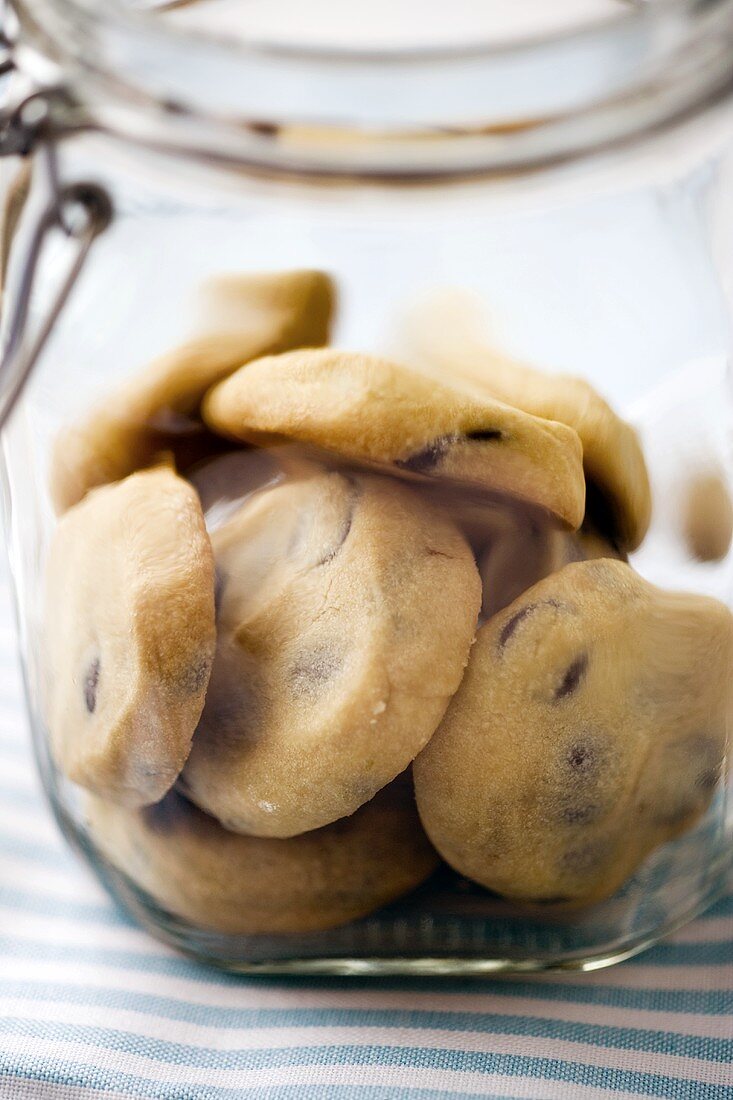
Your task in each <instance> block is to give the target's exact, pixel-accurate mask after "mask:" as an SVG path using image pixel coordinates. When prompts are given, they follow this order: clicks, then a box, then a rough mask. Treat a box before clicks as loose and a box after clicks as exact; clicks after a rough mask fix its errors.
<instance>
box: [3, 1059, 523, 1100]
mask: <svg viewBox="0 0 733 1100" xmlns="http://www.w3.org/2000/svg"><path fill="white" fill-rule="evenodd" d="M18 1064H19V1066H20V1065H21V1064H22V1065H23V1067H24V1068H25V1067H26V1066H28V1068H27V1069H26V1071H25V1072H23V1071H22V1070H20V1069H19V1070H18V1072H17V1073H14V1074H13V1076H14V1077H16V1078H19V1077H22V1078H23V1079H25V1080H26V1081H38V1082H49V1083H51V1084H54V1085H59V1084H60V1085H69V1086H71V1087H77V1088H88V1089H97V1090H100V1091H105V1092H117V1093H118V1094H119V1093H120V1092H121V1091H122V1090H125V1091H126V1090H127V1089H128V1088H130V1087H134V1089H135V1091H134V1093H129V1095H130V1097H132V1096H133V1095H134V1097H135V1098H136V1100H243V1098H244V1100H395V1098H396V1097H398V1095H404V1096H406V1097H409V1100H467V1098H469V1097H470V1100H476V1093H475V1092H470V1093H469V1092H454V1091H451V1092H446V1091H445V1090H443V1089H439V1090H438V1089H409V1090H406V1091H405V1092H404V1093H402V1092H400V1093H398V1092H397V1091H396V1090H394V1089H392V1088H390V1090H389V1092H387V1090H386V1089H385V1087H384V1086H375V1085H281V1086H257V1087H255V1088H243V1089H228V1088H218V1087H216V1086H214V1085H207V1086H201V1085H193V1086H186V1085H183V1084H174V1085H165V1084H161V1083H158V1082H153V1081H149V1080H146V1079H145V1078H141V1077H137V1076H134V1075H133V1074H128V1073H121V1072H120V1071H115V1073H114V1082H113V1081H111V1080H110V1076H111V1073H110V1071H104V1070H102V1071H100V1070H96V1069H91V1068H89V1069H88V1068H86V1067H83V1068H82V1067H79V1068H78V1069H74V1068H72V1066H68V1067H64V1068H63V1069H60V1070H59V1072H58V1073H56V1072H53V1073H49V1072H48V1071H45V1072H44V1068H42V1067H36V1066H35V1065H34V1063H33V1062H32V1060H29V1059H27V1058H19V1059H18ZM2 1079H3V1076H2V1072H0V1082H2ZM489 1083H490V1080H489V1081H487V1084H489ZM481 1100H517V1098H516V1097H514V1098H512V1097H511V1096H508V1095H507V1094H506V1093H504V1092H502V1093H494V1092H482V1094H481Z"/></svg>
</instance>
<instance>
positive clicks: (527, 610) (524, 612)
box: [499, 603, 537, 649]
mask: <svg viewBox="0 0 733 1100" xmlns="http://www.w3.org/2000/svg"><path fill="white" fill-rule="evenodd" d="M536 609H537V604H536V603H528V604H526V605H525V607H522V608H520V609H519V611H517V612H515V614H514V615H512V617H511V619H509V621H508V622H506V623H504V625H503V627H502V628H501V631H500V632H499V649H503V648H504V646H505V645H506V644H507V642H508V641H509V639H510V638H511V636H512V634H513V633H514V631H515V630H516V629H517V627H518V626H519V624H520V623H521V622H522V620H523V619H526V618H527V616H528V615H531V614H532V612H533V611H535V610H536Z"/></svg>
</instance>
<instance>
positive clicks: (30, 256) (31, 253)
mask: <svg viewBox="0 0 733 1100" xmlns="http://www.w3.org/2000/svg"><path fill="white" fill-rule="evenodd" d="M111 220H112V203H111V201H110V199H109V196H108V195H107V192H106V191H105V190H104V189H103V188H101V187H99V186H98V185H97V184H95V183H88V182H81V183H73V184H67V185H65V186H61V187H60V188H59V189H58V190H57V191H56V192H55V193H54V194H53V196H52V198H51V200H50V202H49V203H48V204H47V205H46V207H45V209H44V210H43V211H42V213H41V216H40V218H39V219H38V221H37V222H36V224H35V226H34V228H33V231H32V234H31V236H30V240H29V242H28V247H27V252H26V254H25V256H24V258H23V261H22V268H21V270H20V273H19V277H18V280H17V285H16V288H15V291H14V293H13V294H12V296H11V301H10V306H9V309H10V312H9V314H8V316H7V318H5V319H4V320H5V322H6V324H5V333H6V339H5V345H4V347H3V350H2V356H1V357H0V429H1V428H2V427H3V426H4V424H5V422H6V421H7V419H8V417H9V416H10V414H11V412H12V411H13V409H14V407H15V404H16V402H17V400H18V398H19V397H20V394H21V392H22V390H23V386H24V385H25V383H26V381H27V379H28V377H29V375H30V373H31V371H32V369H33V367H34V366H35V364H36V362H37V360H38V357H39V355H40V354H41V351H42V350H43V348H44V345H45V344H46V341H47V340H48V337H49V335H50V334H51V331H52V329H53V327H54V325H55V323H56V321H57V319H58V316H59V314H60V313H61V310H62V309H63V307H64V303H65V302H66V300H67V298H68V297H69V294H70V292H71V289H72V287H73V286H74V283H75V282H76V280H77V278H78V277H79V273H80V271H81V269H82V267H83V266H84V262H85V260H86V258H87V256H88V254H89V250H90V248H91V246H92V244H93V243H94V241H95V239H96V238H97V237H98V236H99V234H100V233H102V232H103V231H104V230H105V229H106V228H107V226H108V225H109V223H110V221H111ZM54 231H56V232H60V233H63V234H64V235H65V236H66V237H67V238H69V239H71V240H72V241H74V243H75V245H76V248H75V249H74V251H73V252H72V255H71V261H70V264H69V267H68V270H67V271H66V272H65V274H64V275H63V277H62V279H61V282H60V284H59V286H58V287H57V289H56V291H55V293H54V295H53V297H52V298H51V299H50V301H49V303H48V307H47V309H46V312H45V316H44V318H43V320H42V321H41V323H40V327H39V329H38V331H37V332H36V334H35V335H34V336H33V337H32V338H29V337H28V335H27V333H26V325H27V321H28V315H29V309H30V303H31V299H32V294H33V285H34V282H35V276H36V271H37V269H38V264H39V260H40V257H41V254H42V252H43V246H44V243H45V241H46V239H47V237H48V236H49V234H50V233H52V232H54Z"/></svg>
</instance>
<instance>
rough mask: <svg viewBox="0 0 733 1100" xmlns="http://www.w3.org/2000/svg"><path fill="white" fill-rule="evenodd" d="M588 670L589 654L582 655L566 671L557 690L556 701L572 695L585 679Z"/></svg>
mask: <svg viewBox="0 0 733 1100" xmlns="http://www.w3.org/2000/svg"><path fill="white" fill-rule="evenodd" d="M587 668H588V654H587V653H581V654H580V656H579V657H576V658H575V660H574V661H573V662H572V664H571V665H569V666H568V668H567V669H566V671H565V675H564V676H563V678H562V680H561V681H560V684H559V685H558V687H557V688H556V689H555V700H558V699H565V698H567V696H568V695H572V694H573V692H574V691H575V690H576V689H577V687H578V685H579V684H580V681H581V680H582V679H583V676H584V675H585V672H586V669H587Z"/></svg>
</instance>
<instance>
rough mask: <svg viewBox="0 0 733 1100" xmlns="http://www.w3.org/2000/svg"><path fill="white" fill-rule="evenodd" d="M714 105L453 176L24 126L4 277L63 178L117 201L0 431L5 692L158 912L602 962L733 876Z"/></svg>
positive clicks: (332, 950) (404, 956)
mask: <svg viewBox="0 0 733 1100" xmlns="http://www.w3.org/2000/svg"><path fill="white" fill-rule="evenodd" d="M260 136H261V137H264V138H265V140H266V141H267V142H269V143H270V145H271V146H272V147H273V148H275V147H276V146H277V144H278V142H280V143H282V144H284V146H285V147H286V148H288V149H291V150H292V148H293V147H295V148H297V149H301V150H302V149H304V148H305V147H308V149H309V150H310V149H311V144H312V143H315V146H316V147H320V148H321V151H323V148H324V146H326V145H328V141H326V139H325V136H324V134H323V133H315V134H314V133H312V132H311V133H306V132H305V131H304V130H302V129H301V130H299V131H298V132H297V133H296V134H293V133H289V132H288V131H287V130H285V131H283V132H282V133H281V132H272V131H270V132H268V133H266V134H261V135H260ZM729 136H730V112H729V108H728V105H727V103H726V102H719V103H716V104H713V105H711V106H709V107H708V108H707V109H706V110H705V111H704V112H703V113H700V114H698V116H697V117H695V118H693V119H690V120H686V121H684V122H679V123H678V124H677V125H676V126H675V127H673V128H671V129H666V130H665V131H664V132H661V133H656V134H654V135H646V136H645V137H643V138H640V139H638V140H636V141H633V142H628V143H626V144H624V145H623V146H622V147H618V148H614V149H611V150H605V151H603V152H599V153H597V154H596V155H595V156H593V157H591V158H584V159H582V160H573V161H572V163H562V164H554V165H549V164H548V165H547V166H546V167H545V168H544V169H543V170H542V171H536V170H535V171H532V172H527V173H519V172H515V173H512V174H511V175H507V174H503V173H501V174H500V173H487V174H481V175H480V176H478V177H476V178H463V179H455V178H440V179H436V178H433V179H427V178H424V174H423V177H422V178H415V179H409V178H401V179H397V178H385V175H384V173H380V176H381V177H382V178H378V179H375V178H368V175H366V176H362V177H361V178H359V176H358V172H357V171H356V170H355V171H354V172H353V173H352V178H349V179H345V178H343V174H342V173H340V175H339V178H329V177H327V176H325V175H321V176H319V175H318V174H316V173H313V172H311V171H309V173H308V174H305V173H303V172H301V173H294V172H292V171H281V170H275V167H276V166H275V165H273V168H272V171H268V172H263V171H257V172H255V171H253V170H249V171H244V170H239V171H236V172H233V171H232V170H231V169H229V168H224V167H223V166H219V167H216V166H214V165H212V164H211V163H210V164H208V165H202V164H201V162H200V159H198V158H196V160H197V162H196V163H195V162H194V158H190V159H186V158H183V157H182V156H181V155H180V153H177V154H175V155H173V154H167V153H165V152H162V151H160V150H158V151H156V150H154V149H152V148H148V149H143V148H141V147H139V146H133V145H131V144H130V143H129V142H125V141H122V140H121V139H120V138H119V137H115V136H114V135H112V134H107V135H101V134H97V135H91V134H81V135H74V136H67V137H65V138H64V140H63V141H62V142H61V143H60V144H59V146H58V150H57V155H56V158H55V159H54V161H53V162H52V164H51V167H52V169H53V171H52V172H51V173H49V162H48V158H47V155H46V152H45V150H44V149H43V148H41V149H40V150H39V152H38V153H37V154H36V155H35V156H34V158H33V179H32V185H31V188H30V197H29V199H28V200H27V202H26V203H25V205H24V207H23V212H22V215H21V217H20V219H19V223H18V224H19V229H18V234H17V237H16V239H15V242H14V246H13V250H12V253H11V257H10V268H9V276H8V284H7V300H8V302H10V306H9V307H8V308H12V303H13V300H14V297H15V298H17V295H18V293H19V289H20V288H21V284H22V269H23V266H24V263H25V258H26V254H27V251H28V246H29V241H30V239H31V237H32V235H33V231H34V226H35V224H36V222H37V220H38V217H39V211H42V210H43V209H44V206H45V204H46V203H47V201H48V196H49V194H50V191H49V188H50V187H52V186H58V185H59V183H60V184H61V186H64V185H66V184H73V183H75V182H77V181H79V180H84V181H92V182H93V183H94V184H95V185H97V186H100V187H101V188H103V190H104V192H105V193H106V194H107V195H108V196H109V199H110V201H111V205H112V210H113V217H112V220H111V222H110V224H109V226H108V227H107V228H105V229H104V231H103V232H101V233H100V235H99V236H98V238H97V239H96V240H95V241H94V244H93V247H92V249H91V250H90V252H89V256H88V258H87V260H86V261H85V263H84V266H83V269H82V271H81V274H80V276H79V278H78V280H77V281H76V284H75V285H74V287H73V292H72V293H71V295H70V297H69V299H68V301H67V302H66V304H65V307H64V308H63V310H62V312H61V313H60V316H59V318H58V320H57V322H56V324H55V325H54V328H53V331H52V335H51V338H50V340H49V342H48V343H47V345H46V347H45V349H44V352H43V355H42V357H41V359H40V361H39V363H38V365H37V367H36V369H35V370H34V371H33V373H32V375H31V377H30V380H29V382H28V384H27V386H26V387H25V390H24V392H23V396H22V398H21V400H20V402H19V404H18V405H17V407H16V408H15V411H14V412H13V415H12V418H11V420H10V421H9V423H8V424H7V426H6V428H5V435H4V448H3V453H4V480H5V501H6V518H7V531H8V542H9V549H10V561H11V568H12V573H13V579H14V584H15V591H16V596H17V607H18V618H19V626H20V643H21V650H22V656H23V664H24V670H25V676H26V685H27V699H28V706H29V711H30V714H31V721H32V726H33V731H34V741H35V745H36V750H37V754H38V759H39V766H40V769H41V773H42V775H43V779H44V784H45V786H46V789H47V791H48V794H49V798H50V800H51V802H52V805H53V806H54V809H55V812H56V814H57V816H58V818H59V820H60V822H61V823H62V826H63V827H64V829H65V831H66V832H67V834H68V836H69V837H70V839H71V840H72V841H73V842H74V843H75V844H76V845H77V846H78V847H79V848H80V849H81V850H82V851H83V852H84V853H85V854H86V856H87V857H88V858H89V860H90V862H91V864H92V865H93V866H94V867H95V869H96V870H97V872H98V873H99V874H100V876H101V877H102V878H103V879H104V880H105V882H106V883H107V884H108V885H109V886H110V888H111V889H112V890H113V892H114V893H115V894H116V895H117V896H118V897H119V898H120V899H121V900H122V902H123V904H125V905H126V906H127V907H128V908H129V909H130V910H131V911H132V912H133V913H134V914H135V915H136V916H137V917H138V918H139V919H141V920H142V921H143V922H144V923H145V924H147V925H148V926H149V927H151V928H152V930H153V931H154V932H156V934H158V935H160V936H162V937H163V938H165V939H167V940H169V941H170V942H173V943H175V944H177V945H178V946H180V947H181V948H183V949H184V950H187V951H192V952H194V953H196V954H198V955H200V956H202V957H204V958H207V959H210V960H211V961H213V962H216V963H218V964H220V965H225V966H231V967H234V968H240V969H247V968H250V967H266V968H269V969H286V970H308V969H310V970H313V969H318V970H322V971H329V970H331V971H340V972H359V973H361V972H364V973H367V972H385V971H389V970H391V971H403V970H404V971H408V970H412V971H429V972H459V971H465V970H468V971H476V972H482V971H483V972H490V971H494V970H499V969H507V968H509V969H511V968H515V969H522V970H526V969H541V968H545V967H549V966H595V965H600V964H601V963H603V962H607V961H613V960H615V959H617V958H621V957H624V956H625V955H626V954H629V953H633V952H634V951H636V950H638V949H640V948H641V947H643V946H645V945H647V944H648V943H650V942H653V941H654V940H655V939H657V938H658V937H659V936H660V935H662V934H664V932H666V931H667V930H669V929H670V928H672V927H674V926H676V925H677V924H679V923H680V922H681V921H683V920H685V919H688V918H689V917H690V916H692V915H693V914H694V913H695V912H697V911H699V909H700V908H702V907H703V906H704V905H705V904H707V903H708V902H709V901H710V900H711V899H712V898H713V897H714V896H715V895H716V893H717V892H719V891H720V889H721V888H722V885H723V882H724V879H725V875H726V873H727V869H728V868H729V865H730V852H731V830H732V825H731V819H730V809H729V790H730V781H729V778H728V774H729V769H728V725H729V713H730V690H731V688H730V663H731V647H733V626H732V625H731V622H732V620H731V618H730V612H729V610H728V605H729V604H730V598H731V597H730V594H731V587H730V580H731V578H730V571H731V556H730V553H729V546H730V538H731V526H732V525H733V519H732V518H731V505H730V501H729V496H728V493H729V476H730V455H729V432H730V424H729V417H730V378H729V367H728V356H729V310H728V304H727V299H726V286H727V275H728V266H727V265H729V263H730V260H729V256H730V255H731V246H732V245H733V234H732V233H731V228H730V226H731V222H730V210H729V206H728V203H729V199H727V195H729V193H730V188H729V186H728V183H729V176H730V148H729ZM344 140H345V139H344V136H343V134H341V135H340V136H339V140H338V142H337V145H338V146H339V148H340V149H342V150H343V141H344ZM347 145H348V142H347ZM308 155H309V156H311V155H313V156H315V154H313V153H312V151H311V152H309V154H308ZM273 156H274V158H275V159H276V158H277V154H276V153H275V154H273ZM357 160H358V153H357ZM311 167H312V166H311ZM432 174H433V173H431V175H432ZM57 236H58V237H59V238H60V236H61V235H57ZM69 247H70V246H69V242H68V241H63V240H61V239H56V238H54V239H53V240H50V241H49V242H48V247H46V248H45V249H44V251H43V252H42V254H41V258H40V261H39V265H38V269H37V272H36V279H35V283H34V287H33V299H32V301H33V311H32V315H31V317H30V320H29V326H30V327H32V326H33V325H36V326H37V325H39V324H40V323H42V321H43V316H44V306H45V304H46V303H48V302H49V301H50V300H51V299H52V298H53V293H54V289H55V288H56V287H57V286H58V284H59V281H60V280H61V279H62V278H63V275H64V272H65V270H66V266H67V264H68V259H69ZM304 349H316V350H304ZM335 349H337V350H335ZM415 794H416V796H417V802H416V801H415Z"/></svg>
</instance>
